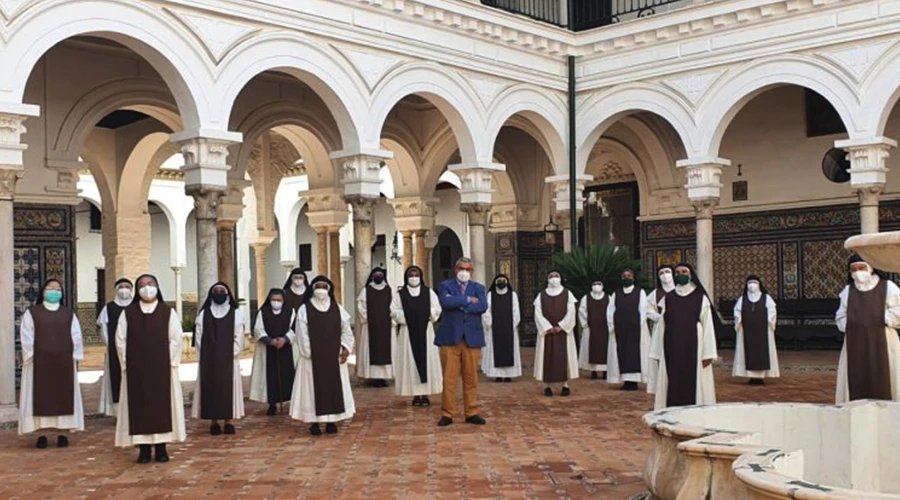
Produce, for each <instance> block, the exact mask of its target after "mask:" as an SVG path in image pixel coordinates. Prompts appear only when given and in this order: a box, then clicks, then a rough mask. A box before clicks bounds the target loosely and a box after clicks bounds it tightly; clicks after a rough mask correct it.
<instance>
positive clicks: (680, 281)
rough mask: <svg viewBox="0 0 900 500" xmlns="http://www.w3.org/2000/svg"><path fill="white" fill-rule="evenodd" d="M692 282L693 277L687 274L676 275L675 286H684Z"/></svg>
mask: <svg viewBox="0 0 900 500" xmlns="http://www.w3.org/2000/svg"><path fill="white" fill-rule="evenodd" d="M690 282H691V277H690V276H688V275H687V274H676V275H675V284H676V285H678V286H684V285H687V284H688V283H690Z"/></svg>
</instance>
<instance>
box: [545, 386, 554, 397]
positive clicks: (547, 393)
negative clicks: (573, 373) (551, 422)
mask: <svg viewBox="0 0 900 500" xmlns="http://www.w3.org/2000/svg"><path fill="white" fill-rule="evenodd" d="M544 396H547V397H548V398H552V397H553V389H551V388H549V387H546V388H544Z"/></svg>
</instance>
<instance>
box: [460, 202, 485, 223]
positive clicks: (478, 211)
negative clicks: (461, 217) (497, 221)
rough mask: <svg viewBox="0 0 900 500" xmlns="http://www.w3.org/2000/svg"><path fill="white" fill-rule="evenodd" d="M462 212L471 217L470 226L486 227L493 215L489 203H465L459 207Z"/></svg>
mask: <svg viewBox="0 0 900 500" xmlns="http://www.w3.org/2000/svg"><path fill="white" fill-rule="evenodd" d="M459 208H460V210H462V211H463V212H465V213H466V214H467V215H468V216H469V225H470V226H486V225H487V223H488V215H490V213H491V206H490V205H489V204H487V203H464V204H461V205H460V206H459Z"/></svg>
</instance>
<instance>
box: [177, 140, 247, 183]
mask: <svg viewBox="0 0 900 500" xmlns="http://www.w3.org/2000/svg"><path fill="white" fill-rule="evenodd" d="M241 140H242V136H241V134H239V133H237V132H228V131H224V130H200V129H197V130H185V131H184V132H178V133H176V134H172V135H170V136H169V141H171V142H173V143H176V144H178V145H179V146H180V147H181V154H182V155H184V167H182V169H181V170H182V171H183V172H184V184H185V187H186V188H187V187H190V186H195V185H199V186H220V187H221V188H222V189H225V186H227V185H228V170H229V169H230V168H231V167H230V166H229V165H228V146H231V145H232V144H238V143H240V142H241Z"/></svg>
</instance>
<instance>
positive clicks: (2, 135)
mask: <svg viewBox="0 0 900 500" xmlns="http://www.w3.org/2000/svg"><path fill="white" fill-rule="evenodd" d="M9 107H10V108H13V109H3V108H0V231H2V233H3V235H4V237H3V238H0V240H2V242H0V367H2V368H0V370H2V371H0V422H8V421H14V420H16V419H17V418H18V411H17V409H16V326H15V321H16V310H15V303H16V300H15V297H16V294H15V271H14V265H15V259H14V257H15V251H14V241H13V200H14V199H15V196H16V183H17V182H18V180H19V179H21V178H22V174H23V172H24V155H25V149H27V147H28V146H27V145H25V144H23V143H22V134H24V133H25V121H26V120H27V119H28V118H29V117H32V116H38V115H39V109H38V107H37V106H29V105H11V106H9ZM70 305H71V306H72V307H74V306H75V304H70Z"/></svg>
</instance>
